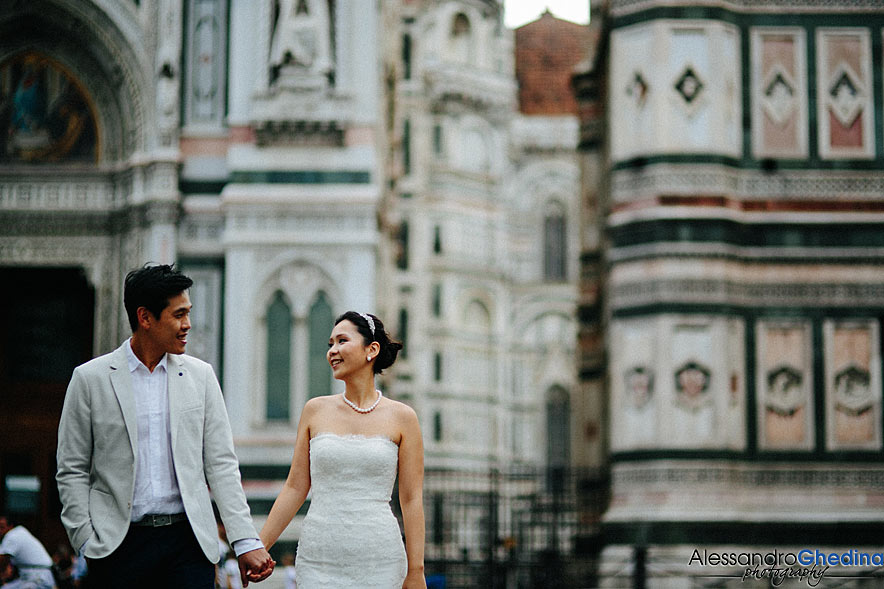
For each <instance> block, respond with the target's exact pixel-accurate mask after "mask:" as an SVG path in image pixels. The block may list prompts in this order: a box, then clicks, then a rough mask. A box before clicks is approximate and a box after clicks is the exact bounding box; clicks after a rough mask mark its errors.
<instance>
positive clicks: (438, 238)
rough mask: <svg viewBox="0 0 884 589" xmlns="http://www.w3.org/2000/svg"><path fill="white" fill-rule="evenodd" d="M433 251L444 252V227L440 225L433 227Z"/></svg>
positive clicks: (436, 252)
mask: <svg viewBox="0 0 884 589" xmlns="http://www.w3.org/2000/svg"><path fill="white" fill-rule="evenodd" d="M433 253H434V254H441V253H442V228H441V227H439V226H438V225H436V226H435V227H433Z"/></svg>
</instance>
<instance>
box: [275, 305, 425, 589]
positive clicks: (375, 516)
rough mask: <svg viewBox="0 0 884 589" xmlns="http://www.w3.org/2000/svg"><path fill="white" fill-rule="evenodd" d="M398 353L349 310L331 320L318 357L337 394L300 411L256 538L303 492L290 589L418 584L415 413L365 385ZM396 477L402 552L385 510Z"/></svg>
mask: <svg viewBox="0 0 884 589" xmlns="http://www.w3.org/2000/svg"><path fill="white" fill-rule="evenodd" d="M401 348H402V344H400V343H399V342H395V341H391V340H390V338H389V336H388V334H387V332H386V331H384V325H383V323H381V321H380V319H378V318H377V317H375V316H374V315H369V314H367V313H356V312H354V311H348V312H347V313H344V314H343V315H341V316H340V317H338V318H337V319H336V320H335V326H334V329H333V330H332V333H331V338H329V341H328V354H327V358H328V362H329V364H330V365H331V369H332V373H333V374H334V377H335V378H336V379H338V380H342V381H344V383H345V384H346V389H345V391H344V393H343V394H340V395H330V396H325V397H316V398H314V399H310V401H308V402H307V404H306V405H305V406H304V410H303V412H302V413H301V420H300V423H299V424H298V434H297V438H296V439H295V450H294V457H293V458H292V466H291V469H290V470H289V474H288V478H287V479H286V482H285V485H284V486H283V489H282V492H281V493H280V494H279V497H277V498H276V501H275V502H274V504H273V508H272V509H271V510H270V515H269V516H268V517H267V522H266V523H265V524H264V527H263V528H262V529H261V534H260V536H261V541H262V542H263V543H264V546H266V547H267V548H268V549H269V548H270V547H271V546H272V545H273V544H274V542H276V540H277V539H278V538H279V535H280V534H281V533H282V531H283V530H284V529H285V528H286V526H287V525H288V524H289V522H290V521H291V520H292V518H293V517H294V516H295V514H296V513H297V512H298V510H299V509H300V508H301V505H302V504H303V503H304V500H305V499H306V498H307V492H308V491H311V489H312V494H311V502H310V508H309V510H308V512H307V516H306V517H305V518H304V524H303V527H302V529H301V536H300V540H299V542H298V554H297V559H296V561H295V578H296V582H297V586H298V589H319V588H328V589H332V588H334V589H342V588H349V587H360V588H366V589H368V588H377V589H399V588H400V587H402V588H403V589H414V588H420V589H424V588H426V586H427V585H426V580H425V579H424V511H423V476H424V457H423V442H422V440H421V431H420V426H419V425H418V420H417V415H416V414H415V412H414V410H412V409H411V408H410V407H408V406H407V405H405V404H403V403H400V402H398V401H393V400H391V399H388V398H386V397H384V396H383V395H382V394H381V392H380V391H379V390H376V389H375V384H374V375H375V374H380V372H381V371H382V370H383V369H384V368H388V367H389V366H391V365H392V364H393V362H394V361H395V360H396V355H397V353H398V352H399V350H400V349H401ZM397 471H398V475H399V504H400V506H401V508H402V520H403V528H404V532H405V544H404V545H403V542H402V534H401V533H400V530H399V524H398V522H397V521H396V518H395V516H394V515H393V512H392V510H391V509H390V497H391V493H392V489H393V484H394V482H395V480H396V474H397Z"/></svg>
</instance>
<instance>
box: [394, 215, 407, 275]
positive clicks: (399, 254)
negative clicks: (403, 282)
mask: <svg viewBox="0 0 884 589" xmlns="http://www.w3.org/2000/svg"><path fill="white" fill-rule="evenodd" d="M396 267H397V268H399V269H400V270H408V221H406V220H403V221H402V222H401V223H399V230H398V231H397V232H396Z"/></svg>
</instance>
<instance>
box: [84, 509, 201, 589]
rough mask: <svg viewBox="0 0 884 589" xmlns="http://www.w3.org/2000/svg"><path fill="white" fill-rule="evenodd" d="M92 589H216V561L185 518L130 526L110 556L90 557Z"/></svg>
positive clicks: (90, 586)
mask: <svg viewBox="0 0 884 589" xmlns="http://www.w3.org/2000/svg"><path fill="white" fill-rule="evenodd" d="M88 565H89V574H88V579H89V582H88V586H89V588H90V589H160V588H165V587H170V588H175V589H214V587H215V565H213V564H212V563H211V562H209V560H208V559H207V558H206V555H205V554H204V553H203V550H202V548H200V545H199V542H197V540H196V537H195V536H194V535H193V530H192V529H191V528H190V524H189V523H188V522H186V521H183V522H179V523H176V524H172V525H170V526H161V527H156V528H151V527H146V526H129V533H127V534H126V538H125V539H124V540H123V543H122V544H120V546H119V548H117V549H116V550H115V551H114V552H113V553H112V554H111V555H110V556H107V557H105V558H99V559H89V560H88Z"/></svg>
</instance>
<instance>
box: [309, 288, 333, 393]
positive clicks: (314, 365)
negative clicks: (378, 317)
mask: <svg viewBox="0 0 884 589" xmlns="http://www.w3.org/2000/svg"><path fill="white" fill-rule="evenodd" d="M307 321H308V330H309V336H308V337H309V338H310V346H309V347H310V351H309V357H308V359H307V362H308V366H309V368H308V373H309V383H308V386H309V387H310V388H309V390H308V396H309V397H311V398H312V397H319V396H322V395H329V394H331V381H332V376H331V369H330V368H329V366H328V362H327V360H326V352H327V351H328V336H329V334H330V333H331V328H332V323H333V322H334V317H332V309H331V305H330V304H329V303H328V298H327V297H326V294H325V293H324V292H322V291H320V292H319V294H318V295H317V296H316V301H315V302H314V303H313V305H312V306H311V307H310V316H309V317H308V319H307Z"/></svg>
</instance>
